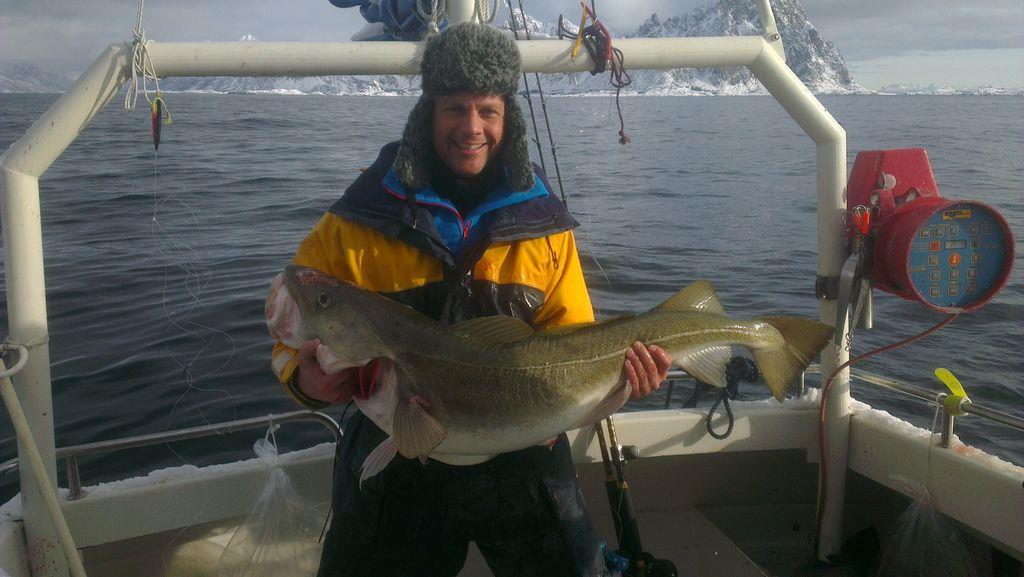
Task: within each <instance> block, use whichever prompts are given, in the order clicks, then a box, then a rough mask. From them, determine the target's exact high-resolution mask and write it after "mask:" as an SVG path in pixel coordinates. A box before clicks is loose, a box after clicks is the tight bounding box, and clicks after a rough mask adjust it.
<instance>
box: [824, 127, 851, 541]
mask: <svg viewBox="0 0 1024 577" xmlns="http://www.w3.org/2000/svg"><path fill="white" fill-rule="evenodd" d="M817 149H818V150H817V152H818V155H817V156H818V274H819V275H820V276H823V277H835V276H839V273H840V271H841V270H842V263H843V258H844V256H845V255H844V254H843V250H844V249H843V242H842V239H843V236H844V235H843V228H842V226H841V222H842V220H841V216H840V215H841V214H842V211H843V210H844V209H845V206H846V200H845V199H846V142H845V140H844V141H843V142H842V143H819V144H818V147H817ZM837 307H838V303H837V301H835V300H827V299H822V301H821V305H820V307H819V310H820V312H821V320H822V322H825V323H829V324H835V318H836V310H837ZM849 330H850V326H849V322H847V323H846V326H844V327H843V329H842V340H841V341H840V342H839V343H832V344H833V345H834V346H832V347H827V348H825V350H823V351H822V353H821V375H822V379H827V378H828V377H829V375H831V374H832V373H833V372H834V371H835V370H836V368H837V367H839V366H840V365H842V364H843V363H845V362H846V361H848V360H849V358H850V352H849V351H848V350H847V349H846V347H845V342H846V337H847V336H848V335H849ZM822 385H824V381H823V382H822ZM849 446H850V369H848V368H847V369H843V371H842V372H841V373H839V374H838V375H836V379H835V381H834V382H833V383H832V389H831V390H830V391H829V394H828V399H827V405H826V407H825V465H826V467H827V471H828V474H827V477H826V479H824V483H823V482H822V481H823V480H822V479H820V478H819V479H818V491H819V494H820V492H821V491H825V496H826V500H825V503H824V511H822V512H821V515H822V517H821V535H820V541H819V542H818V551H817V553H818V557H819V558H820V559H821V560H822V561H826V560H827V558H828V556H829V555H833V554H838V553H839V552H840V551H841V549H842V546H843V507H844V503H845V502H846V468H847V460H848V451H849Z"/></svg>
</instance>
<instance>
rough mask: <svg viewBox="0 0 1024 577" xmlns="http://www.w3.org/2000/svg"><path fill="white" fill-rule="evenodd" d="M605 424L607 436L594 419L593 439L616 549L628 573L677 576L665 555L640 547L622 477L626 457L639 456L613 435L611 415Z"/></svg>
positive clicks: (634, 576)
mask: <svg viewBox="0 0 1024 577" xmlns="http://www.w3.org/2000/svg"><path fill="white" fill-rule="evenodd" d="M605 422H606V423H607V426H608V440H607V441H606V440H605V435H604V429H603V427H602V426H601V423H600V422H597V423H594V430H595V431H597V440H598V443H599V444H600V446H601V461H602V462H603V463H604V472H605V490H606V491H607V493H608V503H609V505H610V506H611V511H612V523H613V524H614V526H615V537H616V539H617V540H618V542H619V550H618V552H619V553H621V554H623V555H625V556H626V557H627V559H628V561H629V570H628V571H627V572H626V573H625V575H626V576H628V577H677V576H678V575H679V572H678V571H677V570H676V566H675V565H674V564H673V563H672V562H671V561H669V560H668V559H656V558H655V557H654V556H653V555H651V554H650V553H648V552H646V551H644V548H643V543H642V542H641V540H640V526H639V524H638V523H637V518H636V510H635V509H634V508H633V499H632V498H631V497H630V493H629V481H627V480H626V467H625V463H626V457H625V455H624V451H628V452H629V453H631V454H630V458H633V459H635V458H637V457H638V456H639V454H638V452H637V450H636V448H635V447H625V448H624V447H622V446H621V445H619V441H618V439H617V438H616V435H615V421H613V420H612V417H611V415H609V416H608V418H607V419H605Z"/></svg>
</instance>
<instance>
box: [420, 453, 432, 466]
mask: <svg viewBox="0 0 1024 577" xmlns="http://www.w3.org/2000/svg"><path fill="white" fill-rule="evenodd" d="M419 459H420V464H421V465H426V464H427V461H429V460H430V458H429V457H427V456H426V455H420V457H419Z"/></svg>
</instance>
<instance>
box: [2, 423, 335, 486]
mask: <svg viewBox="0 0 1024 577" xmlns="http://www.w3.org/2000/svg"><path fill="white" fill-rule="evenodd" d="M297 421H314V422H317V423H320V424H321V425H323V426H324V427H325V428H326V429H327V430H328V431H330V432H331V433H332V434H333V435H334V440H335V441H338V440H339V439H341V434H342V433H341V427H340V426H339V425H338V423H337V421H335V420H334V419H332V418H331V417H330V415H326V414H324V413H320V412H315V411H307V410H299V411H291V412H288V413H276V414H271V415H265V416H262V417H250V418H248V419H237V420H234V421H224V422H221V423H211V424H209V425H202V426H198V427H187V428H184V429H175V430H172V431H162V432H159V433H149V434H145V435H135V436H131V437H121V438H118V439H109V440H106V441H96V442H93V443H83V444H81V445H70V446H67V447H59V448H58V449H57V450H56V457H57V459H58V460H64V472H65V474H66V475H67V479H68V497H67V499H68V500H69V501H75V500H78V499H81V498H82V497H84V496H85V495H86V493H85V491H84V490H83V489H82V480H81V475H80V473H79V469H78V459H79V458H80V457H85V456H88V455H99V454H102V453H113V452H117V451H122V450H125V449H136V448H139V447H151V446H154V445H163V444H166V443H174V442H177V441H185V440H188V439H202V438H207V437H222V436H224V435H230V434H232V433H240V432H242V431H250V430H252V429H261V428H267V427H271V426H277V425H283V424H285V423H294V422H297ZM18 468H19V463H18V459H17V458H14V459H9V460H7V461H4V462H3V463H0V475H3V474H5V473H9V472H11V471H14V470H16V469H18Z"/></svg>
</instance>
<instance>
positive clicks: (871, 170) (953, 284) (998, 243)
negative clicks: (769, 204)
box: [847, 148, 1015, 313]
mask: <svg viewBox="0 0 1024 577" xmlns="http://www.w3.org/2000/svg"><path fill="white" fill-rule="evenodd" d="M847 210H848V216H850V218H849V219H848V220H847V223H848V224H849V225H851V226H850V235H851V236H853V237H856V238H857V239H858V240H860V239H863V240H864V241H865V243H864V245H863V250H864V251H866V253H867V254H865V255H864V256H865V257H866V258H867V259H868V266H866V267H865V269H864V271H863V272H864V274H865V276H866V277H867V278H868V279H870V280H871V281H873V282H874V286H875V287H877V288H879V289H881V290H883V291H885V292H888V293H892V294H894V295H897V296H900V297H902V298H905V299H908V300H916V301H919V302H922V303H924V304H925V305H926V306H928V307H929V308H932V309H934V310H937V311H940V312H944V313H955V312H965V311H972V310H975V309H977V308H979V307H981V306H983V305H985V304H986V303H988V302H989V301H990V300H991V299H992V297H994V296H995V295H996V293H998V292H999V291H1000V290H1001V289H1002V288H1003V286H1004V285H1006V282H1007V280H1008V279H1009V277H1010V270H1011V268H1012V267H1013V257H1014V248H1015V247H1014V238H1013V233H1012V232H1011V231H1010V225H1009V224H1008V223H1007V222H1006V219H1005V218H1003V216H1002V215H1001V214H999V213H998V212H997V211H996V210H995V209H994V208H992V207H991V206H989V205H987V204H984V203H981V202H977V201H973V200H949V199H946V198H942V197H941V196H939V187H938V185H937V184H936V183H935V177H934V175H933V174H932V167H931V164H930V163H929V162H928V154H927V153H926V152H925V150H924V149H923V148H903V149H895V150H868V151H863V152H860V153H858V154H857V159H856V160H855V161H854V164H853V171H852V173H851V175H850V182H849V185H848V188H847Z"/></svg>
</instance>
